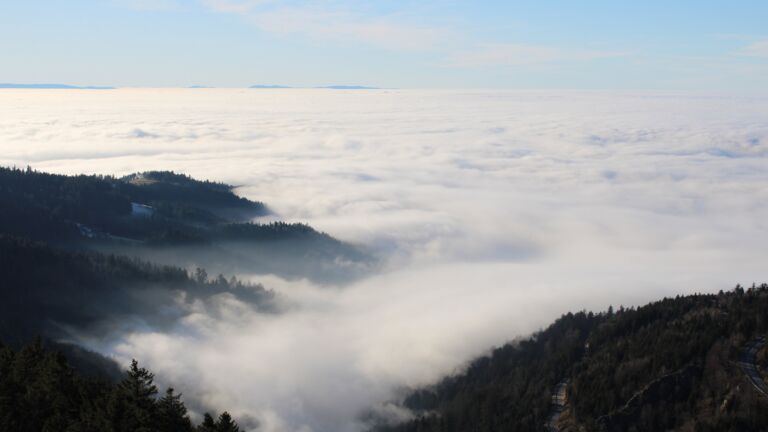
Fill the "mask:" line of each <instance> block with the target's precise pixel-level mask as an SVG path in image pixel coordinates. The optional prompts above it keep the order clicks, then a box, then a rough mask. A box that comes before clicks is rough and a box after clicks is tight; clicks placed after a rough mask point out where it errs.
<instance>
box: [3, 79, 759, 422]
mask: <svg viewBox="0 0 768 432" xmlns="http://www.w3.org/2000/svg"><path fill="white" fill-rule="evenodd" d="M767 116H768V98H761V97H747V96H725V95H716V94H705V93H661V92H610V93H608V92H576V91H480V90H473V91H461V90H451V91H447V90H446V91H417V90H330V89H314V90H300V89H204V88H201V89H118V90H97V91H95V90H93V91H92V90H88V91H85V90H66V91H51V90H4V91H3V94H2V97H0V165H2V166H3V167H7V168H2V170H0V203H2V205H3V209H2V211H0V222H1V225H2V230H0V234H2V236H0V258H2V263H3V265H2V267H0V276H2V279H3V280H4V281H5V282H4V283H5V284H7V286H13V287H14V289H15V291H13V290H10V289H6V290H5V291H4V292H3V296H4V297H3V300H4V302H3V304H2V306H0V309H2V311H3V312H4V316H5V319H4V320H2V325H0V340H2V341H3V342H4V343H6V344H8V343H11V344H14V343H16V342H19V343H20V342H22V341H23V340H31V339H32V338H33V337H34V336H36V335H42V336H44V337H46V338H47V339H49V340H50V341H51V342H52V343H54V342H55V343H60V344H67V345H68V346H76V347H80V348H78V349H86V350H90V351H93V352H94V353H97V354H98V355H97V356H96V357H95V358H96V360H92V361H94V362H96V361H98V362H101V361H102V360H103V358H102V357H101V356H103V357H106V358H109V359H113V360H114V361H115V362H117V364H118V365H119V366H120V368H123V369H124V368H126V367H128V366H129V365H130V363H131V359H134V358H135V359H138V360H139V361H140V362H141V364H142V365H143V366H145V367H147V368H148V369H151V370H152V371H153V372H155V373H156V380H157V382H158V383H159V385H162V386H173V387H174V388H179V389H181V390H183V394H184V400H185V402H186V403H187V407H188V408H189V409H190V411H191V414H192V418H193V420H195V422H199V421H201V418H202V415H203V413H204V412H207V411H211V412H221V411H223V410H227V411H228V412H229V413H231V414H232V416H233V417H234V418H235V419H237V421H238V423H239V425H240V427H241V429H242V430H245V431H257V430H258V431H265V432H310V431H311V432H326V431H334V432H356V431H368V430H371V428H387V427H393V428H394V427H395V426H394V425H396V424H397V423H398V422H407V421H409V420H413V419H414V418H417V417H418V416H419V415H430V413H431V412H432V411H434V410H438V409H444V412H445V413H451V412H454V411H455V412H459V411H460V410H458V409H457V408H456V405H451V404H452V403H454V402H451V401H453V399H451V398H452V397H454V396H453V395H454V393H455V392H454V393H451V392H452V391H453V390H451V387H450V385H448V384H446V385H445V387H443V389H445V388H448V390H440V391H437V392H435V393H434V395H437V396H434V395H432V393H425V394H428V395H430V396H429V397H434V398H437V399H435V400H438V399H439V403H437V402H434V401H432V402H430V403H431V405H430V403H426V402H424V403H422V404H421V405H420V403H421V402H420V403H416V402H414V400H415V399H414V396H413V395H414V394H417V395H418V394H421V393H413V392H414V390H416V389H420V388H430V386H432V385H434V384H436V383H440V382H444V381H441V380H443V379H444V378H445V377H446V376H454V375H455V376H459V377H461V376H464V375H462V374H463V373H465V372H467V367H468V365H470V364H471V363H470V362H472V361H473V359H476V358H477V357H478V356H482V355H485V354H488V353H491V352H492V351H491V350H492V348H493V347H499V346H502V345H503V344H505V343H507V342H510V341H522V340H526V338H528V337H530V336H531V335H532V334H534V333H535V332H537V331H538V330H541V329H544V328H546V327H547V326H548V325H549V324H550V323H552V322H553V321H555V320H556V319H558V318H559V317H561V316H562V315H563V314H566V313H568V312H574V313H575V312H578V311H583V310H588V311H594V312H595V313H596V314H597V315H591V314H590V315H589V316H587V315H586V314H585V315H584V316H583V317H582V316H581V315H578V316H577V317H576V318H573V317H572V316H571V317H568V318H563V319H562V320H561V321H558V322H559V323H560V324H557V325H560V326H564V327H565V330H562V328H561V327H557V325H556V326H555V327H553V328H552V329H551V330H547V332H546V333H544V336H541V337H540V338H539V339H537V340H539V341H547V340H554V341H558V343H560V342H562V345H561V346H562V350H563V351H562V352H556V349H554V348H552V347H551V346H550V345H551V344H550V345H547V346H546V347H544V342H541V343H540V344H539V345H535V343H533V342H532V344H533V345H531V346H530V347H529V348H526V349H530V350H532V351H530V352H535V353H538V354H537V355H543V354H541V353H548V354H552V353H553V352H554V353H555V354H557V355H562V357H563V358H567V359H568V362H571V363H573V364H576V363H578V362H582V361H583V358H584V357H583V356H584V355H585V354H584V353H583V352H581V351H579V350H580V349H583V346H584V344H585V343H586V342H591V343H592V344H593V346H594V347H595V348H593V351H592V353H593V354H592V355H594V356H595V357H596V358H597V357H598V356H604V357H600V358H609V357H610V356H611V355H613V354H612V353H613V351H612V350H614V348H615V347H614V346H613V345H610V344H613V343H614V342H615V340H613V339H610V338H611V337H613V336H614V333H612V331H613V330H611V329H612V328H613V327H610V326H611V325H614V326H616V328H619V327H621V326H624V327H621V328H631V329H632V331H634V332H637V333H638V334H640V336H638V337H641V336H642V337H646V336H645V335H644V334H642V331H643V330H642V329H641V328H642V326H643V325H646V324H647V322H650V318H647V317H648V316H650V315H653V316H654V319H656V318H658V317H663V319H664V320H668V321H663V322H664V323H665V325H666V323H667V322H673V321H672V318H670V315H674V314H679V315H680V316H683V315H685V314H688V315H685V316H692V317H698V316H699V314H701V315H707V314H708V313H710V312H711V309H717V307H722V308H731V309H728V311H730V312H731V315H730V317H733V316H734V314H733V313H732V312H733V311H736V310H738V311H741V312H739V313H740V314H741V313H742V312H743V313H744V314H747V313H753V312H754V311H755V310H756V309H755V304H756V303H755V302H763V301H764V297H765V296H764V292H762V291H761V292H759V294H758V293H757V291H755V293H754V295H755V296H756V298H759V300H755V302H751V301H748V300H744V298H743V297H739V295H745V294H744V292H743V291H742V292H741V293H740V294H739V293H738V292H736V293H734V294H733V296H730V294H728V295H721V296H720V297H711V298H710V297H702V298H699V297H692V299H693V300H690V301H688V300H685V301H684V303H680V304H675V305H674V306H669V305H667V304H666V303H664V304H662V305H660V306H659V305H657V306H654V307H650V308H649V309H643V310H644V311H648V310H650V311H652V312H641V311H640V310H638V311H637V312H636V314H637V315H632V314H634V313H635V312H634V311H633V312H632V313H631V314H628V315H624V316H619V317H616V318H614V317H613V315H606V314H603V315H601V314H600V311H605V310H608V308H609V306H612V310H613V308H617V309H618V308H619V307H626V308H631V307H637V306H640V305H643V304H645V303H647V302H650V301H655V300H659V299H661V298H663V297H675V296H677V295H687V294H696V293H704V294H715V293H718V291H720V290H728V289H730V288H732V287H733V286H734V285H736V284H737V283H740V284H742V285H745V286H749V285H751V284H752V283H753V282H757V283H758V284H759V283H760V282H762V281H763V280H765V279H766V278H765V271H764V268H765V258H766V257H765V252H764V250H765V244H766V242H767V241H768V222H766V221H768V204H766V203H768V188H766V187H765V184H766V181H768V124H766V122H765V119H766V118H768V117H767ZM759 304H762V303H759ZM622 309H623V308H622ZM669 311H674V314H673V313H672V312H669ZM701 311H704V312H701ZM665 314H666V315H665ZM713 314H714V313H713ZM714 315H716V314H714ZM741 316H742V315H739V317H741ZM646 319H647V320H648V321H647V322H646V321H644V320H646ZM658 319H659V320H662V318H658ZM692 319H693V318H692ZM696 319H698V318H696ZM728 319H729V321H728V322H727V325H726V324H723V326H722V327H717V329H718V330H717V332H715V331H714V330H713V331H712V333H711V334H715V333H716V334H717V335H718V337H722V338H727V337H729V335H730V334H731V331H736V330H734V329H738V331H739V332H743V334H744V335H745V337H749V335H751V334H752V333H750V332H751V331H752V330H753V329H752V327H749V326H750V325H752V323H751V321H750V323H748V324H745V322H746V321H740V320H739V319H737V318H728ZM611 320H613V321H611ZM659 322H662V321H659ZM687 322H688V321H687ZM563 323H565V324H563ZM638 323H640V324H638ZM648 325H650V324H648ZM701 325H702V328H704V327H705V324H701ZM706 325H709V321H706ZM568 326H570V327H568ZM754 326H755V328H760V329H761V328H763V326H765V323H763V322H762V321H760V322H758V323H757V324H754ZM571 328H578V329H579V331H581V332H582V333H579V334H578V335H576V336H573V335H572V334H571V333H569V332H568V331H566V330H569V329H571ZM639 328H640V329H641V330H638V329H639ZM654 328H655V327H654ZM658 328H659V329H660V328H666V327H664V326H661V325H659V326H658ZM561 330H562V331H561ZM659 331H661V330H659ZM629 332H630V331H629V330H627V333H626V334H629ZM718 332H719V333H718ZM577 333H578V332H577ZM587 334H590V335H593V336H590V337H587V336H586V335H587ZM632 334H634V333H632ZM681 334H686V333H684V332H683V331H681ZM676 337H677V336H676ZM672 339H674V338H671V339H669V340H672ZM680 339H685V337H683V336H681V337H680ZM661 340H662V341H664V343H666V342H668V340H667V339H663V338H662V339H661ZM715 340H716V339H712V340H710V339H707V340H706V341H705V342H706V344H710V345H711V344H713V343H715V342H713V341H715ZM563 341H565V342H563ZM605 341H610V343H609V342H605ZM598 342H601V343H602V342H605V345H599V349H598V348H597V347H598V345H597V344H598ZM699 342H700V341H697V342H696V343H699ZM705 342H701V346H702V347H704V346H706V347H709V346H710V345H706V344H705ZM742 342H743V341H742V340H741V339H739V338H734V339H733V341H732V343H733V346H739V344H741V343H742ZM633 343H635V342H627V345H628V346H634V345H632V344H633ZM692 343H693V342H692ZM659 344H661V342H659ZM670 344H673V342H670ZM534 345H535V346H534ZM522 346H526V345H525V344H523V345H522ZM725 346H726V345H725V344H723V345H722V346H720V345H718V347H719V348H718V350H719V351H717V350H716V351H713V352H716V353H717V354H718V355H721V357H723V358H725V357H727V356H728V355H730V354H727V353H728V352H729V351H728V349H730V348H726V347H725ZM729 346H730V345H729ZM509 349H511V348H509ZM664 349H665V348H664V346H661V345H659V347H658V350H659V351H660V352H661V351H663V350H664ZM505 350H507V348H505V349H504V350H502V351H499V352H495V353H494V354H493V355H494V356H496V357H493V358H501V359H502V360H499V363H502V364H508V363H509V362H512V360H510V361H509V362H507V363H505V362H506V359H507V358H512V359H523V358H524V355H523V354H516V353H510V352H509V351H505ZM601 350H602V351H601ZM681 350H682V348H681ZM702 350H704V348H701V347H699V345H695V346H692V347H691V348H690V349H689V350H687V351H685V353H684V354H680V355H679V356H678V355H677V354H675V355H672V354H670V357H674V361H672V360H671V361H670V364H669V365H666V364H664V365H661V366H660V365H658V364H656V363H653V362H650V361H649V364H651V365H650V366H647V369H642V370H641V369H638V370H637V373H638V374H640V371H643V372H644V373H651V372H652V373H654V374H656V373H658V374H659V375H664V374H667V373H669V372H670V371H669V370H667V368H668V367H672V365H674V367H675V368H682V367H685V366H686V365H687V364H688V363H686V361H687V360H688V359H689V357H686V356H695V355H700V354H701V352H702ZM707 352H709V351H707ZM731 354H732V353H731ZM526 355H527V354H526ZM552 355H554V354H552ZM702 355H703V354H702ZM499 356H501V357H499ZM712 356H713V358H714V354H712ZM558 358H559V357H558ZM683 360H685V361H683ZM516 361H517V360H516ZM519 361H520V362H523V363H519V364H522V365H523V366H520V367H521V368H528V367H530V368H533V369H535V368H534V366H528V364H529V363H524V362H531V363H530V364H531V365H537V364H538V363H536V362H532V361H531V357H525V358H524V359H523V360H519ZM558 361H559V360H557V361H555V360H552V361H551V362H547V361H542V363H541V364H540V365H541V368H540V369H538V373H540V376H539V375H535V374H534V375H535V376H536V377H537V379H539V380H540V381H538V382H540V383H544V384H542V386H543V387H542V388H544V389H545V390H546V391H544V392H543V393H542V392H541V391H538V393H537V392H536V391H533V390H531V393H530V394H528V393H526V394H528V395H534V396H531V399H530V400H531V401H532V402H531V404H532V406H535V408H532V410H531V411H530V412H536V413H537V414H536V415H537V416H539V415H540V416H545V414H546V413H545V411H546V409H545V408H546V407H547V400H548V398H549V394H548V392H549V387H550V386H551V385H552V384H555V383H557V379H555V378H556V377H555V376H554V375H552V374H555V372H552V371H560V370H561V369H562V368H563V367H564V366H562V365H561V364H560V363H558ZM563 362H565V360H563ZM491 363H492V361H491ZM571 363H568V364H569V365H571ZM474 364H477V363H474ZM606 364H621V365H622V367H626V368H627V369H630V370H631V367H633V366H632V365H630V366H627V365H625V364H623V363H621V362H620V361H618V360H617V361H616V362H615V363H610V362H608V361H607V360H606ZM635 366H636V365H635ZM483 367H486V366H483V365H482V364H481V365H480V366H477V367H474V366H473V368H471V369H470V372H471V371H477V370H481V371H482V370H484V369H483ZM569 367H570V366H569ZM697 367H698V366H697ZM105 368H106V369H109V367H108V366H105ZM488 368H489V369H492V367H491V366H488ZM558 368H559V369H558ZM574 368H575V369H574V370H575V371H576V372H574V377H575V378H574V382H576V383H582V387H581V388H580V389H579V390H580V391H581V392H582V394H587V393H588V392H590V391H593V390H594V389H590V388H587V387H586V385H584V384H583V383H584V382H587V381H588V380H589V379H593V380H594V377H596V376H599V375H600V373H601V370H599V368H597V367H596V366H593V367H592V369H590V367H589V366H588V365H586V363H584V365H582V363H578V365H577V366H574ZM533 369H521V370H525V371H529V370H533ZM701 369H702V370H706V368H703V367H702V368H701ZM623 370H625V369H622V371H623ZM550 372H551V373H550ZM489 373H490V372H489ZM526 373H529V372H526ZM558 373H559V372H558ZM547 374H549V375H547ZM627 374H629V372H627ZM534 375H531V376H534ZM550 375H552V376H550ZM555 375H556V374H555ZM704 376H708V375H706V374H704ZM733 376H735V375H733ZM733 376H731V375H729V376H728V378H727V379H725V378H723V379H722V381H723V382H729V383H731V382H736V381H737V378H733ZM470 377H471V375H470ZM463 379H465V378H457V381H456V382H459V383H463V382H464V381H462V380H463ZM558 379H559V378H558ZM467 380H469V378H467ZM553 380H554V381H553ZM617 380H618V379H617ZM550 381H551V382H550ZM701 381H702V382H706V383H710V382H711V383H714V382H719V381H717V380H715V379H714V378H713V379H712V380H710V381H707V380H701ZM622 382H624V381H622ZM626 382H629V383H630V384H626V385H627V388H628V389H629V388H631V389H634V387H631V386H632V385H635V386H640V387H642V385H645V384H647V383H644V382H635V381H632V380H631V379H626ZM462 385H463V384H462ZM472 385H474V383H471V382H470V383H469V384H466V385H463V387H462V388H473V387H472ZM697 385H698V384H697ZM707 385H710V384H707ZM711 386H712V388H715V387H716V386H715V385H714V384H711ZM480 387H482V386H480ZM481 390H482V388H481ZM481 390H478V391H479V392H481ZM534 390H535V389H534ZM441 392H442V393H441ZM446 394H447V396H446ZM576 394H579V393H578V392H576ZM631 394H632V392H630V391H629V390H627V391H624V392H620V391H617V392H616V395H614V396H615V400H614V399H612V400H607V401H602V400H600V401H595V402H594V403H592V404H591V405H590V404H587V403H586V402H582V401H578V400H577V401H576V402H574V403H579V404H581V405H578V407H579V409H581V410H582V411H581V412H589V413H592V412H595V413H601V412H604V411H606V410H609V409H613V407H614V405H617V404H618V405H621V404H620V403H619V402H621V403H622V404H623V402H624V401H625V399H627V398H628V396H627V395H629V396H631ZM536 397H540V398H543V399H542V400H544V401H545V402H544V403H543V406H544V408H541V406H542V404H539V405H536V403H538V399H535V398H536ZM440 398H442V399H440ZM445 401H449V402H445ZM440 403H442V404H444V405H440ZM745 403H746V402H745ZM456 404H459V402H456ZM446 406H447V408H446ZM520 407H523V405H520ZM539 408H541V410H543V411H542V413H539V412H538V411H536V410H537V409H539ZM452 409H453V410H454V411H451V410H452ZM521 409H522V408H521ZM420 410H421V411H420ZM601 410H602V411H601ZM737 411H738V410H737ZM441 412H443V411H441ZM692 412H695V411H692ZM734 412H736V411H734ZM738 412H741V411H738ZM424 413H426V414H424ZM447 416H448V414H445V416H444V417H446V418H447ZM438 417H439V416H438ZM459 417H461V416H460V415H458V414H457V418H459ZM614 417H615V416H614ZM619 417H620V416H619ZM612 418H613V417H612ZM430 421H432V420H430ZM531 421H532V422H535V423H536V424H537V425H538V426H542V425H543V422H542V421H541V419H540V418H539V417H536V418H535V419H532V420H531ZM414 424H417V423H411V424H410V425H411V426H408V427H411V429H408V428H407V427H404V428H403V429H402V430H440V427H441V426H440V425H438V424H437V423H429V421H426V422H425V423H424V425H425V426H424V428H423V429H418V428H417V427H416V426H413V425H414ZM427 427H432V429H427ZM442 427H443V428H444V429H443V430H450V429H449V428H446V426H445V425H442ZM489 427H490V429H478V430H494V429H493V427H491V426H489ZM393 430H395V429H393ZM457 430H458V429H457ZM617 430H618V429H617Z"/></svg>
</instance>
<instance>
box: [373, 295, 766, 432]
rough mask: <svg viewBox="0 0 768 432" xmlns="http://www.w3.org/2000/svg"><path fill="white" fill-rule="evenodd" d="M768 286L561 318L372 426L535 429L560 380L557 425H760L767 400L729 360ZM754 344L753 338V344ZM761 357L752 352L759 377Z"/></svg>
mask: <svg viewBox="0 0 768 432" xmlns="http://www.w3.org/2000/svg"><path fill="white" fill-rule="evenodd" d="M766 311H768V285H761V286H759V287H753V288H751V289H748V290H745V289H743V288H742V287H740V286H737V288H736V289H734V290H733V291H731V292H727V293H724V292H721V293H719V294H716V295H690V296H684V297H676V298H674V299H664V300H661V301H658V302H655V303H651V304H649V305H646V306H643V307H640V308H637V309H634V308H630V309H625V308H620V309H619V310H617V311H614V310H613V309H609V310H608V311H607V312H603V313H600V314H593V313H591V312H590V313H585V312H579V313H575V314H572V313H569V314H567V315H564V316H563V317H562V318H560V319H558V320H557V321H556V322H555V323H554V324H552V325H551V326H549V327H548V328H547V329H545V330H543V331H541V332H539V333H537V334H535V335H534V336H532V337H530V338H527V339H523V340H520V341H517V342H514V343H510V344H508V345H505V346H503V347H501V348H497V349H494V350H493V352H492V353H491V354H490V355H489V356H486V357H482V358H480V359H477V360H475V361H474V362H472V364H471V365H470V366H469V368H468V369H467V370H466V372H464V373H462V374H460V375H457V376H452V377H448V378H445V379H444V380H442V381H441V382H439V383H437V384H435V385H434V386H432V387H429V388H424V389H420V390H416V391H413V392H412V393H410V394H409V395H408V396H407V397H406V398H405V399H404V400H403V401H402V406H403V407H405V408H408V409H409V410H411V411H412V412H413V413H414V416H415V417H414V419H413V420H411V421H408V422H406V423H403V424H399V425H390V426H379V427H377V428H376V430H378V431H391V432H394V431H398V432H406V431H441V432H450V431H498V430H509V431H544V430H547V429H546V426H545V423H546V422H547V420H548V416H549V415H550V412H551V408H550V403H551V399H552V394H553V392H554V391H555V389H556V388H557V384H558V383H559V382H561V381H562V380H564V379H565V380H567V382H568V383H569V384H568V386H567V393H568V404H567V406H566V411H565V412H564V413H563V415H562V416H560V417H559V420H558V421H557V428H558V429H557V430H561V431H662V430H680V431H696V432H699V431H763V430H766V428H768V410H767V408H768V399H766V398H765V397H764V396H763V395H761V394H760V393H759V392H758V390H756V388H755V387H754V386H753V385H752V384H751V382H750V380H748V379H747V377H746V375H745V374H744V372H743V371H742V369H741V368H740V367H739V365H738V364H737V360H738V359H739V358H740V357H741V356H740V353H741V352H742V350H743V349H744V347H745V345H746V344H747V343H748V342H749V341H750V340H752V339H753V338H755V337H756V336H758V335H763V334H765V333H766V331H768V314H766ZM761 346H762V345H761ZM767 357H768V354H767V353H766V350H765V348H764V346H762V348H761V349H760V350H759V352H757V355H756V358H757V362H758V364H757V370H758V371H759V372H758V373H759V374H761V375H762V376H765V375H764V373H765V366H766V365H768V363H767V362H766V358H767Z"/></svg>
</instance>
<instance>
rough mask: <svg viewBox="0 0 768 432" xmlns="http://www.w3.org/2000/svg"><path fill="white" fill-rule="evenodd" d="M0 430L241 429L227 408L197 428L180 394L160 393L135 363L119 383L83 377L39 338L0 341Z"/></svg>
mask: <svg viewBox="0 0 768 432" xmlns="http://www.w3.org/2000/svg"><path fill="white" fill-rule="evenodd" d="M0 430H2V431H8V432H11V431H13V432H41V431H45V432H48V431H50V432H58V431H67V432H106V431H109V432H239V430H240V428H239V427H238V425H237V423H236V422H235V421H234V420H233V419H232V417H231V416H230V415H229V414H228V413H227V412H223V413H222V414H220V415H219V416H218V418H217V419H215V420H214V417H213V416H211V415H209V414H205V415H204V416H203V419H202V422H201V424H200V425H198V426H197V427H194V426H193V424H192V421H191V420H190V418H189V415H188V414H187V408H186V406H185V405H184V402H183V400H182V395H181V394H180V393H178V392H176V391H175V390H174V389H172V388H168V389H167V390H165V392H163V393H162V394H159V390H158V388H157V386H156V385H155V383H154V375H153V374H152V373H151V372H149V371H148V370H146V369H144V368H142V367H139V365H138V363H137V362H136V361H134V362H133V363H132V364H131V366H130V368H129V369H128V370H127V371H125V373H124V374H123V376H122V377H121V379H120V380H119V381H118V382H116V383H111V382H108V381H103V380H96V379H91V378H84V377H82V376H80V375H79V374H77V373H76V372H75V371H74V370H72V368H70V367H69V365H68V363H67V360H66V358H64V356H62V355H61V354H59V353H57V352H52V351H47V350H45V349H44V348H43V346H42V344H41V343H40V342H39V341H38V342H35V343H32V344H30V345H27V346H25V347H24V348H23V349H21V350H19V351H15V350H13V349H11V348H9V347H5V346H3V345H2V344H0Z"/></svg>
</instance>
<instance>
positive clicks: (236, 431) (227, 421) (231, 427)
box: [216, 411, 240, 432]
mask: <svg viewBox="0 0 768 432" xmlns="http://www.w3.org/2000/svg"><path fill="white" fill-rule="evenodd" d="M216 432H240V427H239V426H237V423H235V421H234V420H232V416H231V415H229V413H228V412H226V411H224V412H223V413H221V415H220V416H219V421H218V422H216Z"/></svg>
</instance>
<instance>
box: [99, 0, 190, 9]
mask: <svg viewBox="0 0 768 432" xmlns="http://www.w3.org/2000/svg"><path fill="white" fill-rule="evenodd" d="M113 1H114V4H116V5H117V6H119V7H123V8H128V9H134V10H139V11H169V10H178V9H181V8H182V3H181V1H180V0H113Z"/></svg>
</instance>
